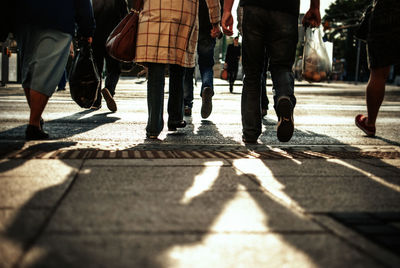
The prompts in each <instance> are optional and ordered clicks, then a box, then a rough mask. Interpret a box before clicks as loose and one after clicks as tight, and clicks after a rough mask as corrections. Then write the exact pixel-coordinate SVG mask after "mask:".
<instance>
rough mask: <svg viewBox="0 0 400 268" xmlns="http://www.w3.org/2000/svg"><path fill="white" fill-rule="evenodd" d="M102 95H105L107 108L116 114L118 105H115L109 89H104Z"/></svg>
mask: <svg viewBox="0 0 400 268" xmlns="http://www.w3.org/2000/svg"><path fill="white" fill-rule="evenodd" d="M101 94H102V95H103V97H104V99H105V101H106V104H107V108H108V109H109V110H110V111H111V112H116V111H117V104H116V103H115V101H114V99H113V97H112V96H111V93H110V91H108V89H107V88H103V89H102V90H101Z"/></svg>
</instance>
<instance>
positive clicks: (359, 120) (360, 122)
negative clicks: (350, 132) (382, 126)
mask: <svg viewBox="0 0 400 268" xmlns="http://www.w3.org/2000/svg"><path fill="white" fill-rule="evenodd" d="M367 119H368V117H366V116H365V115H362V114H359V115H357V116H356V119H355V122H356V126H357V127H358V128H359V129H361V130H362V131H364V133H365V134H367V136H368V137H374V136H375V131H376V128H375V126H373V127H371V126H367V123H366V121H367Z"/></svg>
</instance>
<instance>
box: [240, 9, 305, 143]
mask: <svg viewBox="0 0 400 268" xmlns="http://www.w3.org/2000/svg"><path fill="white" fill-rule="evenodd" d="M297 39H298V29H297V16H294V15H291V14H289V13H284V12H280V11H272V10H267V9H263V8H257V7H252V6H245V7H244V15H243V46H242V48H243V71H244V75H245V76H244V81H243V92H242V100H241V111H242V125H243V135H244V136H245V137H246V138H247V139H257V138H258V136H259V135H260V134H261V120H262V118H261V80H262V74H263V71H264V64H265V62H266V59H265V56H266V57H267V59H268V62H269V68H268V69H269V70H270V72H271V76H272V83H273V88H274V102H275V105H274V107H276V104H277V100H278V99H279V98H280V97H282V96H288V97H289V98H290V100H291V101H292V104H293V107H294V105H295V104H296V98H295V96H294V74H293V72H292V66H293V63H294V60H295V53H296V45H297Z"/></svg>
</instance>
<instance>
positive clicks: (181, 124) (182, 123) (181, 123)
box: [168, 120, 186, 131]
mask: <svg viewBox="0 0 400 268" xmlns="http://www.w3.org/2000/svg"><path fill="white" fill-rule="evenodd" d="M183 127H186V121H185V120H182V121H173V122H168V130H169V131H176V129H177V128H183Z"/></svg>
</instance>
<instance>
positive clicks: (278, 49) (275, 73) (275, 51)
mask: <svg viewBox="0 0 400 268" xmlns="http://www.w3.org/2000/svg"><path fill="white" fill-rule="evenodd" d="M268 22H269V28H268V30H269V32H268V40H267V53H268V55H269V70H270V71H271V77H272V83H273V89H274V108H275V111H276V114H277V116H278V125H277V137H278V139H279V140H280V141H282V142H287V141H289V140H290V139H291V138H292V135H293V131H294V122H293V109H294V107H295V105H296V98H295V96H294V73H293V70H292V66H293V64H294V60H295V54H296V46H297V40H298V28H297V27H298V26H297V17H296V16H293V15H291V14H286V13H283V12H278V11H269V14H268Z"/></svg>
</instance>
